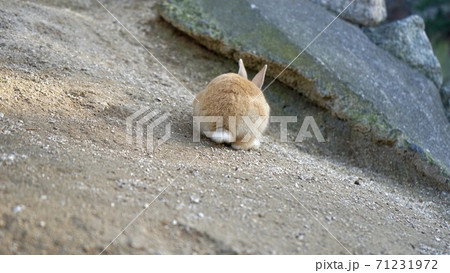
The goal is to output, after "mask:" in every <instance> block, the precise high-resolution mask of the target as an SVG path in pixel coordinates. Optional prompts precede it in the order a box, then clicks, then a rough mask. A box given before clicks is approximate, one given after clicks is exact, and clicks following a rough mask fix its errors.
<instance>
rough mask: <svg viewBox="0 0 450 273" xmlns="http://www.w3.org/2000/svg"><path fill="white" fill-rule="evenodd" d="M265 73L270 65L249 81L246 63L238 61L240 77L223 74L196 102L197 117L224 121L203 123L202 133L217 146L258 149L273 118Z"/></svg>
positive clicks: (210, 84) (238, 74) (215, 79)
mask: <svg viewBox="0 0 450 273" xmlns="http://www.w3.org/2000/svg"><path fill="white" fill-rule="evenodd" d="M266 70H267V65H265V66H264V67H263V68H262V69H261V71H259V72H258V74H256V75H255V77H254V78H253V79H252V81H249V80H248V79H247V72H246V70H245V67H244V62H243V61H242V59H239V72H238V73H237V74H236V73H227V74H222V75H220V76H218V77H216V78H214V79H213V80H212V81H211V82H210V83H209V84H208V85H207V86H206V88H205V89H204V90H203V91H201V92H200V93H198V94H197V96H196V97H195V99H194V102H193V108H194V116H197V117H204V116H206V117H217V118H218V119H220V120H221V122H220V121H219V122H204V123H201V124H200V132H201V133H202V134H204V135H206V136H207V137H209V138H211V139H212V140H213V141H214V142H217V143H229V144H231V146H232V147H233V148H234V149H237V150H241V149H242V150H249V149H251V148H258V147H259V145H260V141H259V138H260V137H261V135H262V133H263V132H264V130H265V129H266V127H267V124H268V122H269V114H270V107H269V104H267V101H266V99H265V97H264V94H263V92H262V91H261V87H262V85H263V83H264V77H265V74H266Z"/></svg>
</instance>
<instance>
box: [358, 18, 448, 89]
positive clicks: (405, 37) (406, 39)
mask: <svg viewBox="0 0 450 273" xmlns="http://www.w3.org/2000/svg"><path fill="white" fill-rule="evenodd" d="M365 33H366V34H367V36H368V37H369V39H370V40H371V41H372V42H374V43H375V44H376V45H378V46H379V47H381V48H383V49H385V50H387V51H389V52H390V53H392V55H394V56H396V57H397V58H399V59H400V60H403V61H405V62H406V63H407V64H409V65H410V66H411V67H413V68H415V69H417V70H418V71H420V72H421V73H423V74H424V75H425V76H427V77H428V78H429V79H431V80H432V81H433V82H434V84H435V85H436V86H437V87H438V88H439V87H440V86H441V85H442V70H441V64H440V63H439V61H438V59H437V58H436V56H435V55H434V52H433V48H432V47H431V43H430V40H429V39H428V37H427V34H426V33H425V23H424V21H423V19H422V18H421V17H420V16H418V15H412V16H410V17H408V18H405V19H403V20H399V21H395V22H392V23H390V24H387V25H383V26H379V27H376V28H367V29H365Z"/></svg>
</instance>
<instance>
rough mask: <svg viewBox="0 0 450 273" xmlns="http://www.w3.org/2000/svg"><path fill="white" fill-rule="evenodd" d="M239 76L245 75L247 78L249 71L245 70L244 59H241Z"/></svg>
mask: <svg viewBox="0 0 450 273" xmlns="http://www.w3.org/2000/svg"><path fill="white" fill-rule="evenodd" d="M238 74H239V76H241V77H244V78H246V79H247V71H245V66H244V62H243V61H242V59H239V72H238Z"/></svg>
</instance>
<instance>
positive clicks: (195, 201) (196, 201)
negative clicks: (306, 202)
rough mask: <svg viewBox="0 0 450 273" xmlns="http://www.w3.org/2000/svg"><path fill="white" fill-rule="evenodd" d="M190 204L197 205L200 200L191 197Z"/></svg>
mask: <svg viewBox="0 0 450 273" xmlns="http://www.w3.org/2000/svg"><path fill="white" fill-rule="evenodd" d="M191 202H192V203H195V204H198V203H200V198H198V197H196V196H191Z"/></svg>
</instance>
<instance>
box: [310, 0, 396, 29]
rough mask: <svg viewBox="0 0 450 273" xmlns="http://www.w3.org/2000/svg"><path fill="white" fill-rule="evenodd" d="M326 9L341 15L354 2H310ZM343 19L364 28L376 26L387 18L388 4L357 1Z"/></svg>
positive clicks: (350, 0)
mask: <svg viewBox="0 0 450 273" xmlns="http://www.w3.org/2000/svg"><path fill="white" fill-rule="evenodd" d="M310 1H312V2H314V3H317V4H320V5H322V6H324V7H326V8H327V9H328V10H330V11H332V12H334V13H336V14H339V13H340V12H342V11H343V10H344V9H345V7H347V6H348V5H349V4H350V3H351V2H352V0H310ZM341 16H342V18H343V19H345V20H347V21H349V22H352V23H355V24H359V25H363V26H375V25H378V24H379V23H381V22H382V21H384V20H385V19H386V17H387V12H386V3H385V2H384V0H356V1H355V2H353V3H351V4H350V6H349V7H348V9H347V11H345V12H344V13H342V15H341Z"/></svg>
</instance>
